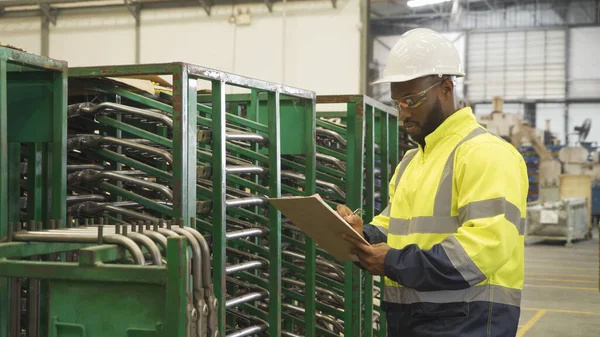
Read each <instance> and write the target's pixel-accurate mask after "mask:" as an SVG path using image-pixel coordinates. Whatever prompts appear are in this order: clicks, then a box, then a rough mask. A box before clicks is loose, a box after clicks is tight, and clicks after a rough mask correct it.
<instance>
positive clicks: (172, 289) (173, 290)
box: [164, 236, 189, 337]
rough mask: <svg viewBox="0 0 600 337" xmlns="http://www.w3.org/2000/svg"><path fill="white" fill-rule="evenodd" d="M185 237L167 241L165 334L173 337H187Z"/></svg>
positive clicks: (171, 238)
mask: <svg viewBox="0 0 600 337" xmlns="http://www.w3.org/2000/svg"><path fill="white" fill-rule="evenodd" d="M186 247H187V241H186V239H185V238H184V237H180V236H178V237H170V238H168V239H167V260H168V261H169V265H168V267H167V289H166V294H167V296H166V298H167V301H166V306H165V315H166V319H165V330H164V331H165V332H167V333H168V335H169V336H173V337H186V326H187V312H186V308H187V303H186V300H187V289H186V285H187V283H188V281H187V275H189V271H188V264H187V259H186V256H187V253H186Z"/></svg>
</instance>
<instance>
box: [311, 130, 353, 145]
mask: <svg viewBox="0 0 600 337" xmlns="http://www.w3.org/2000/svg"><path fill="white" fill-rule="evenodd" d="M316 131H317V135H322V136H327V137H330V138H333V139H335V140H336V141H338V142H339V143H340V144H342V145H343V146H346V145H347V141H346V139H344V137H342V136H341V135H340V134H339V133H337V132H335V131H331V130H327V129H323V128H317V130H316Z"/></svg>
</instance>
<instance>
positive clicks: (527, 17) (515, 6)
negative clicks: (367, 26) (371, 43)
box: [370, 0, 600, 36]
mask: <svg viewBox="0 0 600 337" xmlns="http://www.w3.org/2000/svg"><path fill="white" fill-rule="evenodd" d="M417 1H423V0H417ZM440 1H441V0H440ZM409 2H413V1H399V0H371V3H370V7H371V8H370V20H371V28H372V30H373V34H375V35H377V36H381V35H399V34H402V33H404V32H405V31H407V30H409V29H411V28H415V27H431V28H434V29H437V30H439V31H464V30H472V29H475V30H477V29H511V28H512V29H527V28H542V27H549V26H573V25H598V24H600V20H599V15H600V12H599V7H600V5H599V1H597V0H577V1H575V0H446V1H444V2H442V3H439V4H433V5H425V6H419V7H410V6H409V4H408V3H409ZM415 2H416V1H415Z"/></svg>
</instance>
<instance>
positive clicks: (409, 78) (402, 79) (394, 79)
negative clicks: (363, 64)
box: [371, 73, 465, 85]
mask: <svg viewBox="0 0 600 337" xmlns="http://www.w3.org/2000/svg"><path fill="white" fill-rule="evenodd" d="M431 75H450V76H456V77H463V76H465V74H464V73H455V74H419V75H415V76H406V75H393V76H386V77H383V78H380V79H378V80H377V81H375V82H373V83H371V85H376V84H382V83H396V82H408V81H412V80H414V79H415V78H419V77H424V76H431Z"/></svg>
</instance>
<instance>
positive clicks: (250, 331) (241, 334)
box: [226, 324, 268, 337]
mask: <svg viewBox="0 0 600 337" xmlns="http://www.w3.org/2000/svg"><path fill="white" fill-rule="evenodd" d="M267 327H268V325H267V324H261V325H253V326H250V327H247V328H244V329H242V330H239V331H236V332H232V333H230V334H228V335H226V337H246V336H251V335H254V334H257V333H259V332H261V331H263V330H266V329H267Z"/></svg>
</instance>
